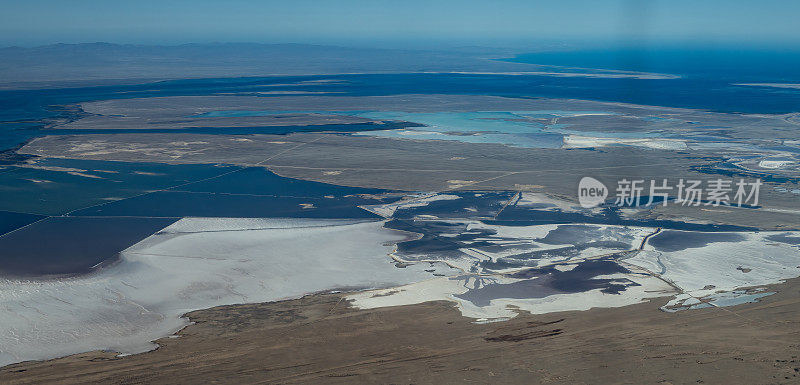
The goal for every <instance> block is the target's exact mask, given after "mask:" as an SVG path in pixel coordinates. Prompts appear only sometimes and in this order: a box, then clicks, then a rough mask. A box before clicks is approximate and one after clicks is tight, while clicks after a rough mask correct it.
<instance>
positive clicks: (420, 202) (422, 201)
mask: <svg viewBox="0 0 800 385" xmlns="http://www.w3.org/2000/svg"><path fill="white" fill-rule="evenodd" d="M456 199H461V197H460V196H458V195H452V194H437V193H428V194H418V195H411V198H410V199H402V200H399V201H397V202H394V203H388V204H385V205H365V206H361V208H363V209H365V210H367V211H370V212H373V213H375V214H378V215H380V216H382V217H384V218H389V217H391V216H393V215H394V213H395V211H397V210H398V209H406V208H412V207H425V206H427V205H429V204H430V203H431V202H436V201H448V200H456ZM434 218H435V217H434Z"/></svg>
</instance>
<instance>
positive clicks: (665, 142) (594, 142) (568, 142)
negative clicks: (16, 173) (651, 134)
mask: <svg viewBox="0 0 800 385" xmlns="http://www.w3.org/2000/svg"><path fill="white" fill-rule="evenodd" d="M615 145H624V146H636V147H646V148H652V149H657V150H685V149H687V148H689V146H688V145H687V144H686V141H685V140H680V139H657V138H598V137H592V136H581V135H565V136H564V146H563V148H588V147H606V146H615Z"/></svg>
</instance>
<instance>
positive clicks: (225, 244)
mask: <svg viewBox="0 0 800 385" xmlns="http://www.w3.org/2000/svg"><path fill="white" fill-rule="evenodd" d="M404 238H405V236H404V235H403V234H401V233H400V232H397V231H393V230H389V229H385V228H383V222H358V221H347V220H295V219H292V220H289V219H226V218H213V219H203V218H187V219H182V220H180V221H178V222H177V223H175V224H173V225H171V226H169V227H167V228H165V229H164V230H162V231H161V232H159V233H157V234H155V235H153V236H151V237H149V238H147V239H145V240H143V241H141V242H140V243H138V244H136V245H134V246H132V247H130V248H129V249H127V250H126V251H124V252H123V253H122V255H121V259H120V261H119V262H118V263H117V264H115V265H113V266H111V267H109V268H106V269H102V270H100V271H98V272H96V273H94V274H91V275H85V276H80V277H75V278H71V279H62V280H49V281H30V280H9V279H4V280H0V304H2V305H1V307H0V309H2V311H0V365H7V364H10V363H13V362H20V361H25V360H35V359H47V358H54V357H59V356H64V355H68V354H73V353H79V352H84V351H90V350H99V349H110V350H113V351H118V352H122V353H137V352H143V351H147V350H150V349H153V348H154V344H153V343H152V342H151V341H153V340H155V339H158V338H161V337H164V336H167V335H169V334H172V333H174V332H175V331H177V330H178V329H180V328H182V327H184V326H186V325H187V322H188V321H187V320H186V319H184V318H181V316H182V315H183V314H184V313H186V312H188V311H191V310H196V309H203V308H209V307H214V306H218V305H225V304H237V303H248V302H266V301H277V300H282V299H289V298H297V297H300V296H302V295H304V294H307V293H314V292H320V291H329V290H337V289H342V290H344V289H360V288H377V287H388V286H398V285H403V284H407V283H410V282H415V281H420V280H423V279H426V278H429V277H430V275H429V274H428V273H426V272H424V271H423V270H422V269H423V267H416V266H409V267H406V268H397V267H395V266H394V265H393V264H392V263H391V259H390V258H388V257H387V254H388V253H390V252H391V251H392V247H391V246H390V245H389V244H390V243H392V242H397V241H400V240H402V239H404Z"/></svg>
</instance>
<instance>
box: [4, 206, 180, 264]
mask: <svg viewBox="0 0 800 385" xmlns="http://www.w3.org/2000/svg"><path fill="white" fill-rule="evenodd" d="M176 220H178V218H172V219H169V218H72V217H53V218H47V219H45V220H43V221H40V222H37V223H35V224H32V225H30V226H28V227H26V228H24V229H21V230H19V231H16V232H13V233H11V234H6V235H4V236H2V237H0V274H2V275H12V276H41V275H64V274H79V273H86V272H89V271H91V270H92V268H93V267H94V266H96V265H98V264H101V263H103V262H110V261H112V260H113V259H114V258H115V257H116V256H117V255H118V254H119V252H120V251H122V250H124V249H126V248H128V247H129V246H131V245H133V244H135V243H136V242H138V241H139V240H141V239H143V238H145V237H147V236H149V235H150V234H153V233H154V232H156V231H158V230H160V229H162V228H164V227H166V226H169V225H170V224H172V223H173V222H175V221H176Z"/></svg>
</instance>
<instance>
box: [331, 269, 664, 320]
mask: <svg viewBox="0 0 800 385" xmlns="http://www.w3.org/2000/svg"><path fill="white" fill-rule="evenodd" d="M600 278H604V279H620V280H631V281H633V282H635V283H637V284H639V286H630V287H628V288H627V289H626V290H625V291H624V292H622V294H621V295H620V294H608V293H603V292H602V291H601V289H594V290H589V291H586V292H582V293H565V294H555V295H550V296H546V297H543V298H522V299H520V298H497V299H492V300H491V301H489V305H487V306H477V305H475V304H474V303H472V302H470V301H467V300H464V299H461V298H458V297H456V295H459V294H464V293H466V292H467V291H469V289H470V288H480V287H483V286H485V285H486V284H487V283H491V284H509V283H513V282H518V281H521V280H519V279H511V278H507V277H501V276H496V277H487V276H483V277H480V278H477V277H476V276H462V277H442V278H438V279H432V280H428V281H423V282H418V283H412V284H409V285H405V286H401V287H398V288H393V289H380V290H371V291H366V292H360V293H355V294H351V295H349V296H348V297H347V299H349V300H352V301H353V302H352V305H353V306H354V307H357V308H359V309H373V308H379V307H387V306H402V305H413V304H418V303H423V302H428V301H449V302H453V304H454V306H455V307H456V308H458V310H459V311H460V312H461V315H463V316H464V317H468V318H473V319H475V320H476V321H477V322H485V321H491V320H503V319H509V318H513V317H515V316H517V315H518V314H519V311H524V312H529V313H531V314H545V313H552V312H559V311H570V310H589V309H591V308H595V307H621V306H628V305H633V304H636V303H640V302H643V301H646V300H647V299H649V298H656V297H663V296H666V295H668V294H671V293H674V291H673V290H672V288H671V287H670V286H669V285H667V284H666V283H664V282H663V281H661V280H659V279H657V278H654V277H651V276H646V275H637V274H610V275H605V276H602V277H600Z"/></svg>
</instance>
